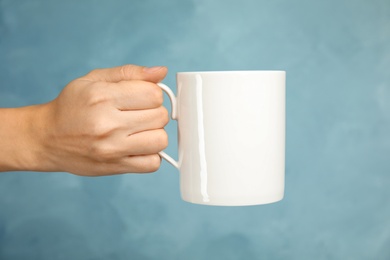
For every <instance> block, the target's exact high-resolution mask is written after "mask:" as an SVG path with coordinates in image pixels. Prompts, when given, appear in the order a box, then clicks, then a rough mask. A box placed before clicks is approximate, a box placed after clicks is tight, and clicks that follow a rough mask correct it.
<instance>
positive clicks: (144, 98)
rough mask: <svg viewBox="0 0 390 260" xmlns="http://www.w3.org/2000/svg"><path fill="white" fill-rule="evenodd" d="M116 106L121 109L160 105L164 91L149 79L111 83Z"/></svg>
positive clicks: (137, 108)
mask: <svg viewBox="0 0 390 260" xmlns="http://www.w3.org/2000/svg"><path fill="white" fill-rule="evenodd" d="M107 87H108V88H110V92H111V95H112V100H113V102H114V106H115V107H116V108H118V109H119V110H139V109H151V108H157V107H160V106H161V105H162V104H163V99H164V98H163V92H162V90H161V88H160V87H159V86H157V85H156V84H155V83H151V82H147V81H139V80H134V81H121V82H119V83H115V84H110V85H109V86H107Z"/></svg>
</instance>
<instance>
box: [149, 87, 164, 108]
mask: <svg viewBox="0 0 390 260" xmlns="http://www.w3.org/2000/svg"><path fill="white" fill-rule="evenodd" d="M149 95H150V100H151V101H152V103H153V104H154V105H155V106H157V107H158V106H161V105H162V104H163V102H164V96H163V92H162V90H161V88H160V87H158V86H157V85H155V84H153V87H151V88H150V93H149Z"/></svg>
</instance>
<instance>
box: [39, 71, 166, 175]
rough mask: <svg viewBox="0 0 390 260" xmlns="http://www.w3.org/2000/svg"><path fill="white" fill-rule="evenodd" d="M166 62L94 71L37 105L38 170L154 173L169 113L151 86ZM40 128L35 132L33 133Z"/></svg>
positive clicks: (159, 93) (159, 77)
mask: <svg viewBox="0 0 390 260" xmlns="http://www.w3.org/2000/svg"><path fill="white" fill-rule="evenodd" d="M166 74H167V68H166V67H154V68H144V67H139V66H135V65H125V66H122V67H115V68H109V69H98V70H93V71H91V72H90V73H88V74H87V75H85V76H83V77H81V78H78V79H76V80H74V81H72V82H70V83H69V84H68V85H67V86H66V87H65V88H64V89H63V91H62V92H61V94H60V95H59V96H58V97H57V98H56V99H54V100H53V101H51V102H49V103H47V104H44V105H42V107H41V109H40V111H41V116H40V117H39V120H37V122H39V124H38V125H40V127H39V129H37V131H36V133H37V136H38V138H37V139H36V141H37V142H36V146H38V147H39V148H38V149H37V150H38V151H40V152H39V157H38V158H39V161H40V163H39V166H38V167H37V169H36V170H38V171H65V172H70V173H73V174H76V175H85V176H100V175H111V174H119V173H129V172H138V173H144V172H153V171H156V170H157V169H158V168H159V167H160V162H161V159H160V157H159V155H158V152H160V151H162V150H163V149H165V148H166V146H167V145H168V137H167V134H166V132H165V131H164V129H163V128H164V126H165V125H166V124H167V123H168V120H169V119H168V112H167V110H166V109H165V108H164V107H163V106H162V103H163V94H162V91H161V89H160V88H159V87H158V86H157V85H156V83H158V82H160V81H161V80H162V79H163V78H164V77H165V76H166ZM38 133H39V134H38Z"/></svg>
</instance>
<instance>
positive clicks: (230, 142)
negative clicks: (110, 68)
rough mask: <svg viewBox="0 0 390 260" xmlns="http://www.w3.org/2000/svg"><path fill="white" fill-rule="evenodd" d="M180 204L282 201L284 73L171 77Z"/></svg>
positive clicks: (238, 73) (188, 74) (222, 73)
mask: <svg viewBox="0 0 390 260" xmlns="http://www.w3.org/2000/svg"><path fill="white" fill-rule="evenodd" d="M177 113H178V131H179V135H178V136H179V170H180V190H181V196H182V198H183V200H185V201H188V202H192V203H198V204H208V205H221V206H222V205H223V206H228V205H230V206H236V205H237V206H239V205H256V204H266V203H272V202H276V201H279V200H281V199H282V198H283V195H284V171H285V72H284V71H221V72H218V71H215V72H181V73H178V74H177Z"/></svg>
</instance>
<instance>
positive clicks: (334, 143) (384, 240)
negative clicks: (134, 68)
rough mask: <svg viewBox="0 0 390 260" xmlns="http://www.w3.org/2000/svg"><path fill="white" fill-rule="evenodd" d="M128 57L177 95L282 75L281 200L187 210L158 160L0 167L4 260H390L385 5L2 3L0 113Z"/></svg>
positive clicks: (336, 1)
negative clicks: (204, 79) (179, 87)
mask: <svg viewBox="0 0 390 260" xmlns="http://www.w3.org/2000/svg"><path fill="white" fill-rule="evenodd" d="M126 63H133V64H139V65H147V66H153V65H166V66H168V67H169V75H168V76H167V78H166V79H165V81H164V82H165V83H167V84H168V85H170V86H172V87H173V88H174V86H175V74H176V72H179V71H194V70H275V69H277V70H286V71H287V146H286V193H285V198H284V200H283V201H281V202H279V203H275V204H269V205H263V206H250V207H208V206H200V205H193V204H189V203H186V202H183V201H181V199H180V192H179V175H178V173H177V171H176V169H174V168H173V167H172V166H170V165H169V164H167V163H165V162H163V164H162V166H161V168H160V170H159V171H158V172H156V173H154V174H150V175H131V174H127V175H121V176H114V177H101V178H86V177H77V176H74V175H71V174H67V173H34V172H16V173H15V172H14V173H12V172H7V173H1V174H0V259H1V260H8V259H10V260H19V259H20V260H22V259H28V260H60V259H65V260H68V259H73V260H79V259H80V260H84V259H85V260H100V259H102V260H103V259H105V260H107V259H112V260H122V259H134V260H137V259H159V260H165V259H169V260H175V259H177V260H183V259H184V260H195V259H201V260H204V259H213V260H214V259H223V260H230V259H288V260H290V259H299V260H306V259H309V260H312V259H316V260H317V259H343V260H345V259H354V260H355V259H370V260H371V259H382V260H388V259H390V1H389V0H370V1H369V0H356V1H352V0H351V1H348V0H328V1H311V0H296V1H289V0H274V1H270V0H267V1H266V0H241V1H226V0H224V1H222V0H213V1H211V0H166V1H161V0H160V1H158V0H155V1H152V0H142V1H141V0H127V1H124V0H110V1H103V0H94V1H92V0H66V1H65V0H62V1H59V0H0V106H1V107H18V106H25V105H31V104H38V103H43V102H47V101H49V100H52V99H53V98H55V97H56V96H57V95H58V94H59V92H60V91H61V89H62V88H63V87H64V86H66V84H67V83H68V82H69V81H71V80H72V79H74V78H77V77H79V76H81V75H83V74H85V73H87V72H88V71H90V70H91V69H94V68H99V67H110V66H117V65H122V64H126ZM174 89H175V88H174ZM165 105H166V106H168V107H169V102H168V100H167V98H166V100H165ZM232 105H234V104H232ZM6 123H7V122H0V124H6ZM166 130H167V131H168V133H169V135H170V145H169V147H168V149H167V151H168V153H170V154H172V155H173V156H174V157H177V150H176V146H177V141H176V138H177V132H176V124H175V122H171V123H170V124H169V125H168V126H167V127H166ZM0 138H7V137H6V136H0ZM0 149H1V147H0ZM243 152H244V151H243Z"/></svg>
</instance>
